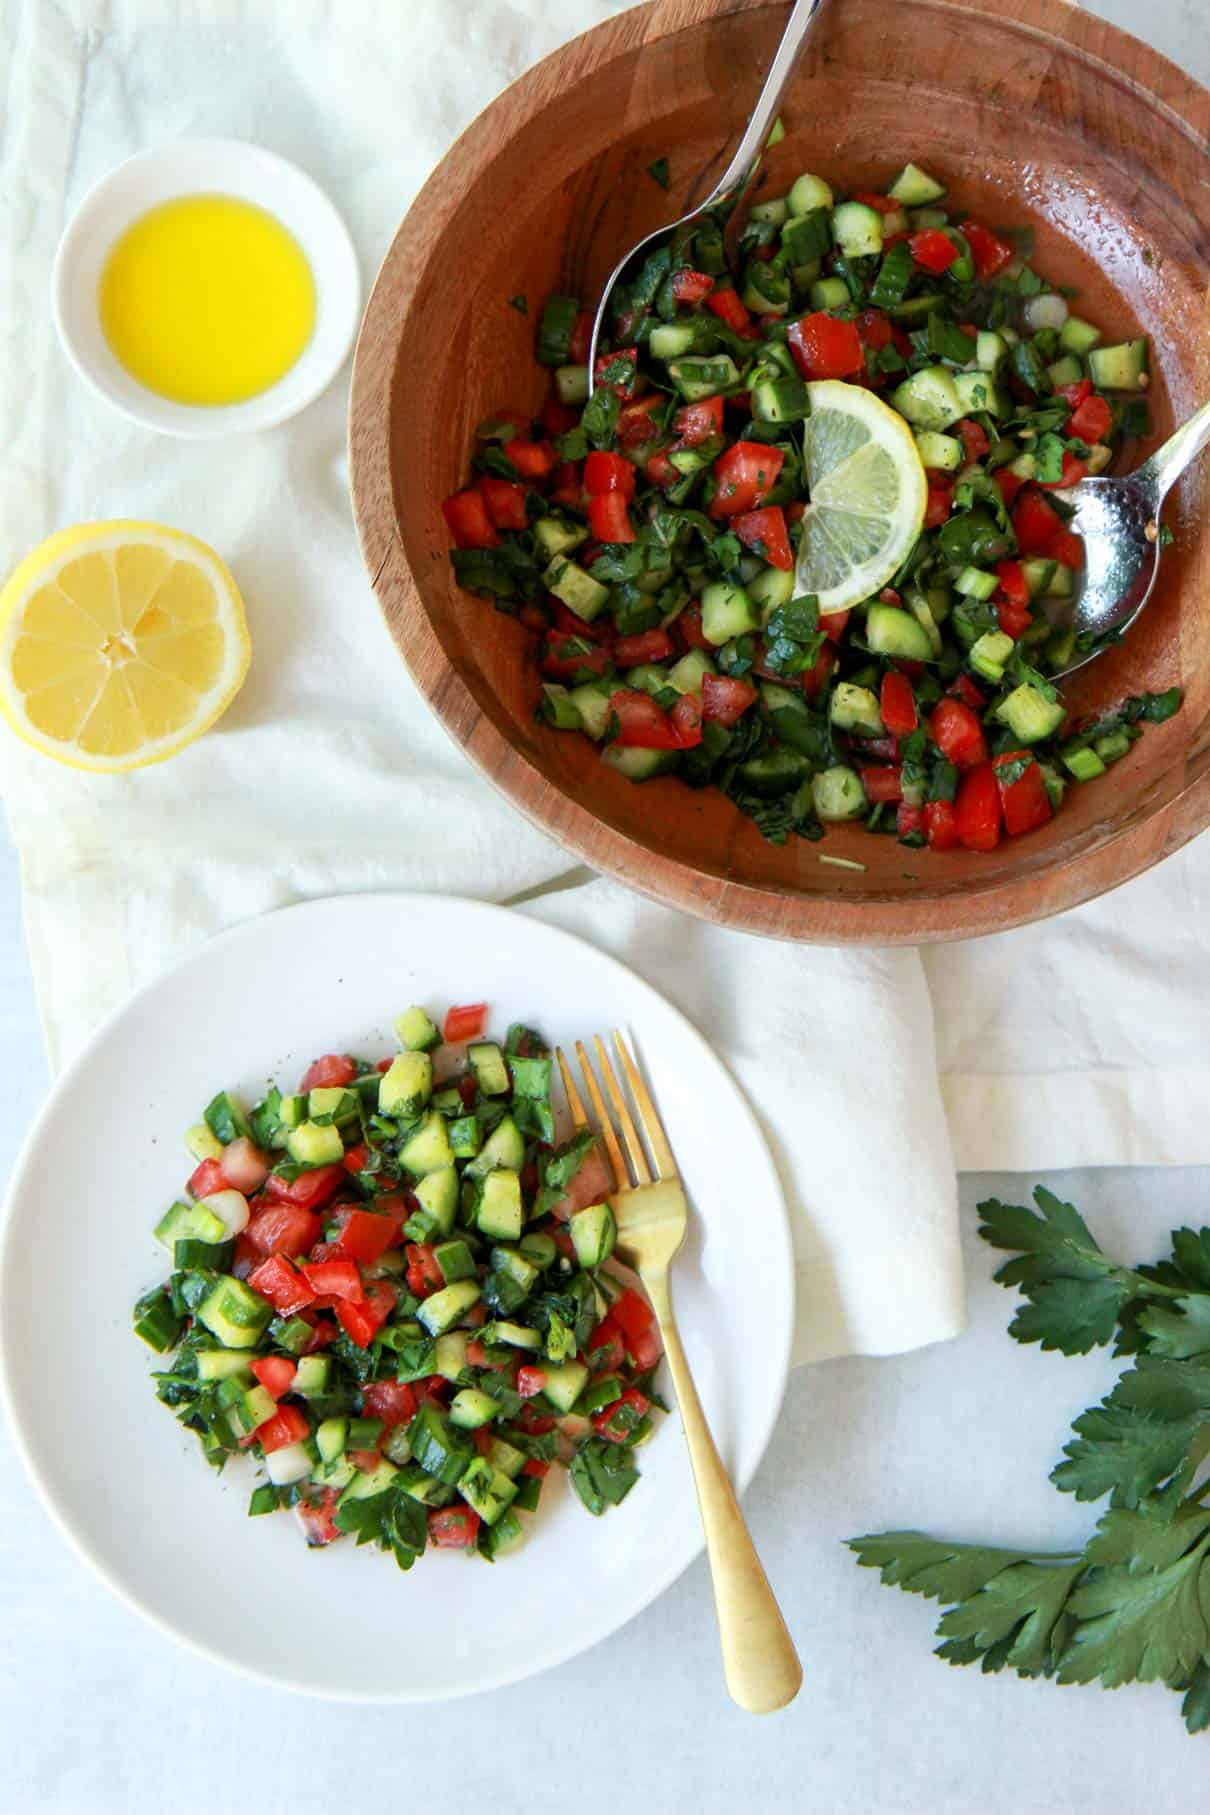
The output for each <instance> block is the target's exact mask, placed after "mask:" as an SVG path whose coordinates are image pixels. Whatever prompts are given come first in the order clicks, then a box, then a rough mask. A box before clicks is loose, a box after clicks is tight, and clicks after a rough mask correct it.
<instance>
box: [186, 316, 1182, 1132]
mask: <svg viewBox="0 0 1210 1815" xmlns="http://www.w3.org/2000/svg"><path fill="white" fill-rule="evenodd" d="M1149 352H1150V343H1149V342H1148V340H1147V337H1146V335H1144V336H1143V338H1142V339H1141V340H1124V341H1122V342H1120V343H1119V344H1118V345H1117V346H1115V347H1093V348H1092V350H1091V352H1090V353H1089V355H1088V375H1089V377H1090V378H1091V379H1092V382H1093V383H1094V384H1095V385H1096V387H1097V389H1098V390H1099V391H1141V390H1144V389H1145V388H1146V383H1147V366H1148V356H1149ZM206 1120H207V1121H209V1120H210V1117H209V1114H207V1117H206ZM211 1126H213V1124H211Z"/></svg>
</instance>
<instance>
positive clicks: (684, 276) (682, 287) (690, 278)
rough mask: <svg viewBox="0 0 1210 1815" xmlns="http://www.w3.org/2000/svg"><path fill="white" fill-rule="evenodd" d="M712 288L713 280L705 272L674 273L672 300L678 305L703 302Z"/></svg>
mask: <svg viewBox="0 0 1210 1815" xmlns="http://www.w3.org/2000/svg"><path fill="white" fill-rule="evenodd" d="M713 288H714V279H713V278H712V277H710V276H709V275H708V274H707V273H706V272H705V271H676V272H674V273H673V277H672V300H673V301H674V302H679V303H690V304H693V303H700V302H704V301H705V300H706V298H707V297H708V296H709V294H710V292H711V290H713Z"/></svg>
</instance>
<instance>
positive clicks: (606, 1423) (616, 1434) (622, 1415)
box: [592, 1386, 651, 1443]
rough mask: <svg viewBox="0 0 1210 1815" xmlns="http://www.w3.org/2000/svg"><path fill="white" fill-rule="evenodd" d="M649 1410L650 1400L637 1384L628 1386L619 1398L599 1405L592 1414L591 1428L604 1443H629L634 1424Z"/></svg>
mask: <svg viewBox="0 0 1210 1815" xmlns="http://www.w3.org/2000/svg"><path fill="white" fill-rule="evenodd" d="M650 1410H651V1401H650V1399H648V1398H647V1396H646V1394H645V1393H640V1391H639V1389H638V1387H637V1386H630V1387H627V1388H626V1391H625V1392H624V1393H623V1394H622V1396H621V1397H620V1398H619V1399H615V1400H613V1401H612V1402H611V1403H610V1404H609V1405H604V1406H602V1407H601V1410H600V1411H599V1412H594V1413H593V1415H592V1423H593V1429H594V1430H595V1431H596V1433H597V1436H598V1437H603V1438H604V1439H605V1441H606V1443H629V1441H630V1438H631V1434H632V1432H633V1430H634V1426H635V1424H636V1423H637V1422H638V1420H639V1419H640V1418H645V1417H646V1416H647V1414H648V1412H649V1411H650Z"/></svg>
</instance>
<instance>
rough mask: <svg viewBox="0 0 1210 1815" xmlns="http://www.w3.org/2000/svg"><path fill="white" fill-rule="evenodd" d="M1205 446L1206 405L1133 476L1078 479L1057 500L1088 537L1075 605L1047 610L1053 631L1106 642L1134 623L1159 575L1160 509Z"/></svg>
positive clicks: (1209, 437)
mask: <svg viewBox="0 0 1210 1815" xmlns="http://www.w3.org/2000/svg"><path fill="white" fill-rule="evenodd" d="M1208 441H1210V403H1205V404H1203V405H1202V407H1201V409H1200V410H1198V411H1197V413H1196V415H1194V416H1191V417H1190V418H1189V420H1188V422H1186V423H1185V424H1184V426H1183V427H1181V428H1179V429H1178V430H1177V431H1176V434H1175V435H1173V436H1172V438H1171V439H1170V440H1168V441H1166V442H1165V443H1164V445H1163V447H1161V448H1159V449H1157V451H1156V452H1155V453H1154V454H1152V456H1151V458H1150V460H1145V461H1144V462H1143V464H1142V466H1140V467H1137V468H1136V469H1135V471H1134V472H1133V473H1126V474H1124V475H1123V476H1122V477H1121V478H1104V479H1081V481H1080V483H1079V484H1078V485H1073V486H1069V487H1068V488H1067V490H1065V491H1061V492H1059V493H1058V494H1057V496H1058V497H1060V498H1062V499H1064V500H1065V501H1066V502H1067V503H1068V504H1071V505H1074V506H1075V513H1076V514H1075V516H1074V517H1073V518H1072V520H1071V528H1072V529H1073V530H1075V532H1076V534H1077V535H1079V536H1083V538H1084V573H1083V580H1082V583H1081V585H1080V587H1079V589H1078V591H1077V593H1076V596H1075V597H1074V598H1073V599H1072V601H1071V603H1070V604H1069V605H1066V606H1065V607H1064V606H1062V605H1056V607H1055V608H1054V610H1050V609H1048V612H1047V616H1048V617H1049V618H1050V621H1051V623H1052V624H1054V625H1055V626H1056V627H1057V628H1059V629H1064V630H1065V629H1072V630H1074V631H1075V632H1076V633H1077V635H1078V634H1080V633H1081V632H1091V634H1092V635H1094V636H1104V635H1105V634H1106V633H1107V632H1110V631H1122V630H1126V629H1127V628H1128V627H1129V626H1130V625H1131V624H1133V623H1134V620H1135V619H1136V618H1137V617H1138V615H1139V613H1140V612H1141V611H1142V609H1143V607H1144V605H1145V604H1146V603H1147V601H1148V599H1149V598H1150V597H1151V591H1152V588H1153V587H1154V585H1155V580H1156V575H1157V574H1158V572H1159V567H1160V506H1161V505H1162V504H1163V502H1164V499H1165V497H1166V496H1167V494H1168V492H1169V491H1170V490H1171V488H1172V487H1173V486H1174V485H1175V483H1176V481H1177V480H1178V479H1179V478H1180V476H1181V474H1182V473H1183V472H1184V470H1185V468H1186V467H1187V466H1188V465H1189V464H1190V463H1191V461H1193V460H1195V459H1196V458H1197V456H1198V454H1200V453H1201V451H1202V449H1203V448H1204V447H1205V445H1206V443H1207V442H1208ZM1103 647H1104V645H1102V648H1103ZM1100 653H1101V650H1100V649H1094V650H1091V651H1090V652H1089V653H1088V654H1087V655H1081V656H1079V657H1078V658H1077V660H1075V661H1074V662H1069V663H1068V665H1067V667H1066V668H1062V669H1059V670H1058V671H1057V674H1056V676H1055V678H1056V679H1057V678H1059V676H1062V675H1068V674H1074V672H1075V670H1076V669H1077V668H1083V666H1084V664H1085V663H1086V662H1091V661H1092V660H1093V659H1094V658H1095V657H1096V656H1097V655H1099V654H1100Z"/></svg>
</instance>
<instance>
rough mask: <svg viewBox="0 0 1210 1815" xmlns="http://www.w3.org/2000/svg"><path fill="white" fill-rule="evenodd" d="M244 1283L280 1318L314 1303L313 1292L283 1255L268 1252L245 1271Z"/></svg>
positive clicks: (290, 1315) (291, 1315)
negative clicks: (257, 1262) (267, 1255)
mask: <svg viewBox="0 0 1210 1815" xmlns="http://www.w3.org/2000/svg"><path fill="white" fill-rule="evenodd" d="M248 1284H249V1285H250V1286H251V1287H252V1289H253V1291H255V1292H259V1293H260V1295H261V1297H262V1298H267V1299H268V1300H269V1303H270V1304H271V1305H272V1306H273V1308H274V1310H275V1311H277V1312H278V1314H279V1315H280V1316H282V1317H293V1315H294V1313H295V1311H301V1310H302V1309H303V1308H304V1307H305V1306H306V1305H309V1304H314V1302H315V1293H314V1292H313V1291H312V1289H311V1287H310V1286H309V1285H308V1284H307V1282H306V1280H305V1279H304V1278H303V1276H302V1274H301V1273H299V1272H298V1270H297V1268H295V1267H294V1266H292V1265H291V1263H290V1262H289V1261H288V1260H287V1259H286V1257H285V1255H284V1254H271V1255H270V1256H269V1257H268V1259H267V1260H263V1261H261V1263H260V1265H259V1266H258V1267H256V1268H255V1269H254V1271H253V1272H251V1273H249V1275H248Z"/></svg>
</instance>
